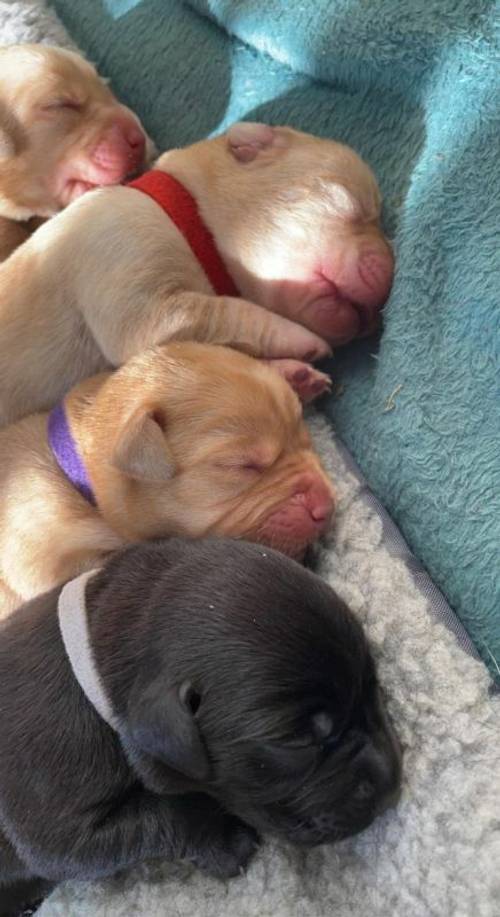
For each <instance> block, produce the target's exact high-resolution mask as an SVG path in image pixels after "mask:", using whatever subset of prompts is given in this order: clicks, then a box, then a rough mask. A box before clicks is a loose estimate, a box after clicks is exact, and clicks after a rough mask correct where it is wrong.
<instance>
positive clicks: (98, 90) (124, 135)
mask: <svg viewBox="0 0 500 917" xmlns="http://www.w3.org/2000/svg"><path fill="white" fill-rule="evenodd" d="M147 143H148V144H150V141H147V138H146V135H145V133H144V131H143V129H142V127H141V124H140V121H139V119H138V118H137V117H136V115H134V114H133V112H131V111H130V109H128V108H126V107H125V105H120V104H119V102H118V101H117V100H116V99H115V97H114V95H113V93H112V92H111V90H110V89H109V87H108V86H106V84H105V83H104V82H103V80H101V78H100V77H99V76H98V74H97V73H96V71H95V69H94V67H92V66H91V64H89V63H88V62H87V61H86V60H84V59H83V58H82V57H80V55H79V54H75V53H74V52H73V51H66V50H64V49H63V48H52V47H48V46H47V45H12V46H10V47H5V48H0V260H3V259H5V258H7V256H8V255H9V254H10V252H11V251H13V250H14V248H16V247H17V246H18V245H20V244H21V242H23V241H24V240H25V239H27V238H28V236H29V235H30V232H31V230H32V228H33V221H31V218H32V217H49V216H53V215H54V214H55V213H57V211H58V210H61V209H62V208H63V207H66V206H67V205H68V204H69V203H70V202H71V201H74V200H76V198H78V197H80V195H81V194H83V193H84V192H85V191H88V190H89V189H90V188H95V187H97V186H100V185H110V184H118V183H119V182H121V181H123V179H124V178H125V177H126V176H127V175H130V174H132V173H134V172H137V171H138V170H139V169H141V168H142V167H143V166H144V163H145V155H146V146H147ZM27 221H31V222H27Z"/></svg>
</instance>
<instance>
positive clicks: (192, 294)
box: [0, 124, 393, 424]
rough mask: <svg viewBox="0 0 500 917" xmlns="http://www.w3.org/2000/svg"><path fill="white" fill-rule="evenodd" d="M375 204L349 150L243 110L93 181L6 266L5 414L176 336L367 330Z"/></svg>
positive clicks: (310, 344)
mask: <svg viewBox="0 0 500 917" xmlns="http://www.w3.org/2000/svg"><path fill="white" fill-rule="evenodd" d="M380 206H381V202H380V194H379V191H378V188H377V185H376V182H375V179H374V177H373V174H372V172H371V171H370V169H369V168H368V166H367V165H365V163H364V162H362V160H361V159H360V158H359V157H358V156H357V155H356V154H355V153H354V152H353V150H350V149H349V148H348V147H345V146H342V145H341V144H338V143H334V142H333V141H330V140H320V139H318V138H317V137H313V136H311V135H309V134H302V133H300V132H298V131H294V130H291V129H290V128H270V127H266V126H265V125H248V124H246V125H241V124H240V125H235V126H234V127H233V128H231V130H230V131H229V132H228V133H227V134H225V135H223V136H221V137H218V138H215V139H212V140H204V141H202V142H201V143H197V144H194V145H193V146H191V147H188V148H187V149H184V150H172V151H170V152H168V153H165V154H164V155H163V156H161V157H160V159H159V160H158V162H157V165H156V170H154V171H152V172H150V173H147V174H146V176H144V177H143V178H141V179H139V180H138V182H136V183H133V186H129V187H119V188H109V189H104V190H99V191H96V192H95V193H92V194H91V195H85V197H84V198H82V200H81V201H78V202H77V204H76V205H75V206H74V207H71V208H70V209H69V210H68V211H66V212H65V213H63V214H60V215H59V216H57V217H56V218H55V219H54V220H52V221H50V224H48V225H47V226H43V227H41V229H40V230H39V231H37V232H36V233H35V234H34V236H33V237H32V238H31V239H30V241H29V242H28V244H27V245H24V246H22V248H21V249H20V250H19V251H17V252H15V253H14V256H13V257H12V258H10V259H9V261H8V263H6V264H4V265H3V266H1V268H0V423H4V424H5V423H7V422H8V421H11V420H14V419H16V418H18V417H20V416H22V415H23V414H27V413H29V412H30V411H34V410H40V409H44V408H47V407H51V406H52V405H53V404H54V403H55V402H56V401H57V400H58V399H59V398H60V397H62V395H63V394H64V392H65V391H67V390H68V388H69V387H70V386H71V385H73V384H74V383H75V382H76V381H78V380H80V379H82V378H84V377H85V376H90V375H91V374H92V373H93V372H98V371H100V370H102V369H103V368H106V367H109V366H110V365H112V366H118V365H120V364H121V363H123V362H124V361H125V360H127V359H129V357H131V356H132V355H133V354H135V353H138V352H140V351H141V350H143V349H145V348H146V347H148V346H151V345H153V344H157V343H161V342H163V341H167V340H175V339H183V340H186V339H191V340H198V341H208V342H213V343H220V344H230V345H232V346H234V347H236V348H238V349H241V350H244V351H247V352H250V353H252V354H254V355H256V356H264V357H269V358H287V357H290V358H297V359H306V360H307V361H308V362H309V361H311V360H314V359H315V358H317V357H320V356H324V355H326V354H327V353H329V346H328V344H327V343H325V342H326V341H328V342H329V343H330V344H339V343H345V342H346V341H348V340H350V339H351V338H353V337H354V336H356V335H357V334H362V333H367V332H369V331H371V330H373V328H374V327H375V326H376V325H377V323H378V320H379V311H380V307H381V305H382V303H383V302H384V300H385V299H386V297H387V295H388V292H389V288H390V285H391V279H392V270H393V260H392V254H391V251H390V248H389V245H388V243H387V241H386V239H385V238H384V236H383V234H382V231H381V228H380V224H379V217H380ZM21 278H22V283H21V282H20V280H21ZM307 329H310V330H307ZM49 367H50V371H48V368H49Z"/></svg>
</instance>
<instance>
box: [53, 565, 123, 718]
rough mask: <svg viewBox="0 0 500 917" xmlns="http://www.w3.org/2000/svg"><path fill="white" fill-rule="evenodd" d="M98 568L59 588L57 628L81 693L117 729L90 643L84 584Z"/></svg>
mask: <svg viewBox="0 0 500 917" xmlns="http://www.w3.org/2000/svg"><path fill="white" fill-rule="evenodd" d="M96 573H97V570H90V571H89V572H88V573H82V575H81V576H78V577H77V578H76V579H73V580H70V582H69V583H66V585H65V586H64V587H63V589H62V590H61V593H60V595H59V601H58V603H57V613H58V617H59V628H60V631H61V636H62V640H63V644H64V649H65V650H66V654H67V656H68V659H69V661H70V664H71V668H72V669H73V674H74V676H75V678H76V680H77V682H78V683H79V685H80V687H81V689H82V691H83V693H84V694H85V695H86V697H87V699H88V700H89V701H90V703H91V704H92V706H93V707H94V708H95V709H96V710H97V713H98V714H99V716H100V717H102V719H103V720H105V722H106V723H107V724H108V726H111V728H112V729H114V730H115V731H117V732H118V725H119V723H118V718H117V717H116V716H115V714H114V713H113V709H112V707H111V704H110V701H109V699H108V697H107V696H106V692H105V690H104V686H103V684H102V681H101V677H100V675H99V672H98V671H97V666H96V664H95V659H94V655H93V653H92V647H91V645H90V637H89V629H88V622H87V609H86V607H85V587H86V585H87V583H88V581H89V579H90V578H91V577H92V576H95V574H96Z"/></svg>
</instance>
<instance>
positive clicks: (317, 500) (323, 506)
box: [298, 477, 335, 530]
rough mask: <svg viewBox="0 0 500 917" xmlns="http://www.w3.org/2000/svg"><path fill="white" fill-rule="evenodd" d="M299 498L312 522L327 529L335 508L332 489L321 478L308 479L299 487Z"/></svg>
mask: <svg viewBox="0 0 500 917" xmlns="http://www.w3.org/2000/svg"><path fill="white" fill-rule="evenodd" d="M298 497H299V498H302V500H303V503H304V506H305V508H306V509H307V511H308V513H309V515H310V517H311V519H312V521H313V522H314V523H315V524H316V525H318V526H319V527H320V528H321V529H322V530H323V529H325V528H326V527H327V525H328V523H329V522H330V519H331V517H332V515H333V511H334V508H335V501H334V497H333V492H332V490H331V488H330V487H329V486H328V485H327V484H326V483H325V482H324V481H323V480H322V478H320V477H317V478H316V477H311V478H306V479H304V480H303V481H302V482H301V485H300V486H299V489H298Z"/></svg>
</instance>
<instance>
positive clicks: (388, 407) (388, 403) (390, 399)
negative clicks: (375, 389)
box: [382, 382, 403, 414]
mask: <svg viewBox="0 0 500 917" xmlns="http://www.w3.org/2000/svg"><path fill="white" fill-rule="evenodd" d="M402 388H403V383H402V382H400V384H399V385H396V388H395V389H394V391H392V392H391V394H390V395H389V397H388V399H387V401H386V403H385V408H384V410H383V411H382V414H387V412H388V411H393V410H394V408H395V407H396V402H395V401H394V399H395V397H396V395H399V393H400V391H401V389H402Z"/></svg>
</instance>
